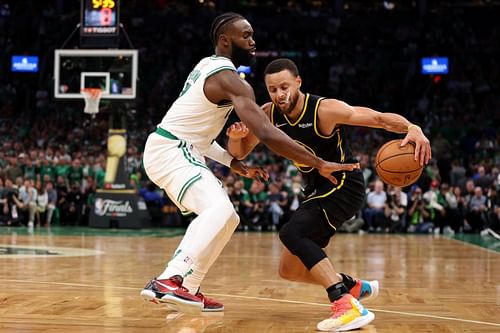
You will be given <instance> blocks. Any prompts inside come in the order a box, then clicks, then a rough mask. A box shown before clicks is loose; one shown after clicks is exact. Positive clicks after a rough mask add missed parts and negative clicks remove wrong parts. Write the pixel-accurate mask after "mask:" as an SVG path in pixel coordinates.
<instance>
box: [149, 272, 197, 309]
mask: <svg viewBox="0 0 500 333" xmlns="http://www.w3.org/2000/svg"><path fill="white" fill-rule="evenodd" d="M141 296H142V298H144V299H145V300H147V301H150V302H153V303H156V304H159V303H166V304H168V305H169V307H171V308H173V309H175V310H176V311H179V312H184V313H189V314H199V313H200V312H201V311H202V310H203V308H204V303H203V300H202V299H201V298H200V297H198V296H195V295H193V294H190V293H189V291H188V290H187V289H186V288H185V287H183V286H182V277H181V276H180V275H174V276H172V277H170V278H168V279H164V280H157V279H152V280H151V281H149V282H148V284H146V286H145V287H144V289H142V291H141Z"/></svg>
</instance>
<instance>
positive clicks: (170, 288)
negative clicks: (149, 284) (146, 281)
mask: <svg viewBox="0 0 500 333" xmlns="http://www.w3.org/2000/svg"><path fill="white" fill-rule="evenodd" d="M156 283H158V284H159V285H160V286H162V287H164V288H167V289H168V290H172V291H174V290H177V289H179V287H171V286H169V285H167V284H164V283H161V282H160V281H158V280H156Z"/></svg>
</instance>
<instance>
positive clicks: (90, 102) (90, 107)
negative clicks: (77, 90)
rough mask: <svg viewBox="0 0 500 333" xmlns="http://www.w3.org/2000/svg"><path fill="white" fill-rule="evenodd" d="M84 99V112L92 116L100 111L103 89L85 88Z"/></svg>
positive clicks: (83, 91) (83, 90)
mask: <svg viewBox="0 0 500 333" xmlns="http://www.w3.org/2000/svg"><path fill="white" fill-rule="evenodd" d="M82 94H83V99H84V100H85V109H83V112H85V113H88V114H90V115H92V118H94V117H95V115H96V114H97V113H98V112H99V102H100V101H101V96H102V89H100V88H85V89H82Z"/></svg>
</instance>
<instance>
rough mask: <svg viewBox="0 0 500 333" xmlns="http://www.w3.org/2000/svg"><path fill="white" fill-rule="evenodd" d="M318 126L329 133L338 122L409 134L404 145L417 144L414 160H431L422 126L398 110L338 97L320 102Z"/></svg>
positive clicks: (427, 141) (421, 161)
mask: <svg viewBox="0 0 500 333" xmlns="http://www.w3.org/2000/svg"><path fill="white" fill-rule="evenodd" d="M318 118H319V127H320V129H323V130H324V132H325V133H330V132H331V131H332V130H333V129H334V128H335V126H336V125H339V124H345V125H353V126H365V127H373V128H382V129H385V130H387V131H390V132H394V133H407V134H406V137H405V138H404V139H403V141H402V143H401V145H402V146H404V145H406V144H407V143H408V142H414V143H415V146H416V147H415V160H419V161H420V164H421V165H423V164H424V163H425V164H427V163H428V162H429V160H430V159H431V146H430V143H429V140H428V139H427V137H426V136H425V135H424V133H423V132H422V129H421V128H420V127H419V126H417V125H415V124H412V123H410V122H409V121H408V120H407V119H406V118H405V117H403V116H400V115H398V114H395V113H383V112H377V111H375V110H372V109H370V108H366V107H360V106H350V105H349V104H347V103H344V102H342V101H339V100H336V99H326V100H324V101H322V102H321V104H320V107H319V110H318Z"/></svg>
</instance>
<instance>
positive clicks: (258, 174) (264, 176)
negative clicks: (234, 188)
mask: <svg viewBox="0 0 500 333" xmlns="http://www.w3.org/2000/svg"><path fill="white" fill-rule="evenodd" d="M231 170H233V171H234V172H236V173H237V174H238V175H240V176H243V177H246V178H250V179H253V180H256V181H258V182H262V181H263V180H264V181H267V180H268V179H269V173H267V171H266V170H264V169H263V168H261V167H249V166H247V165H245V163H243V162H241V161H239V160H237V159H235V158H234V159H233V161H232V162H231Z"/></svg>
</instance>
